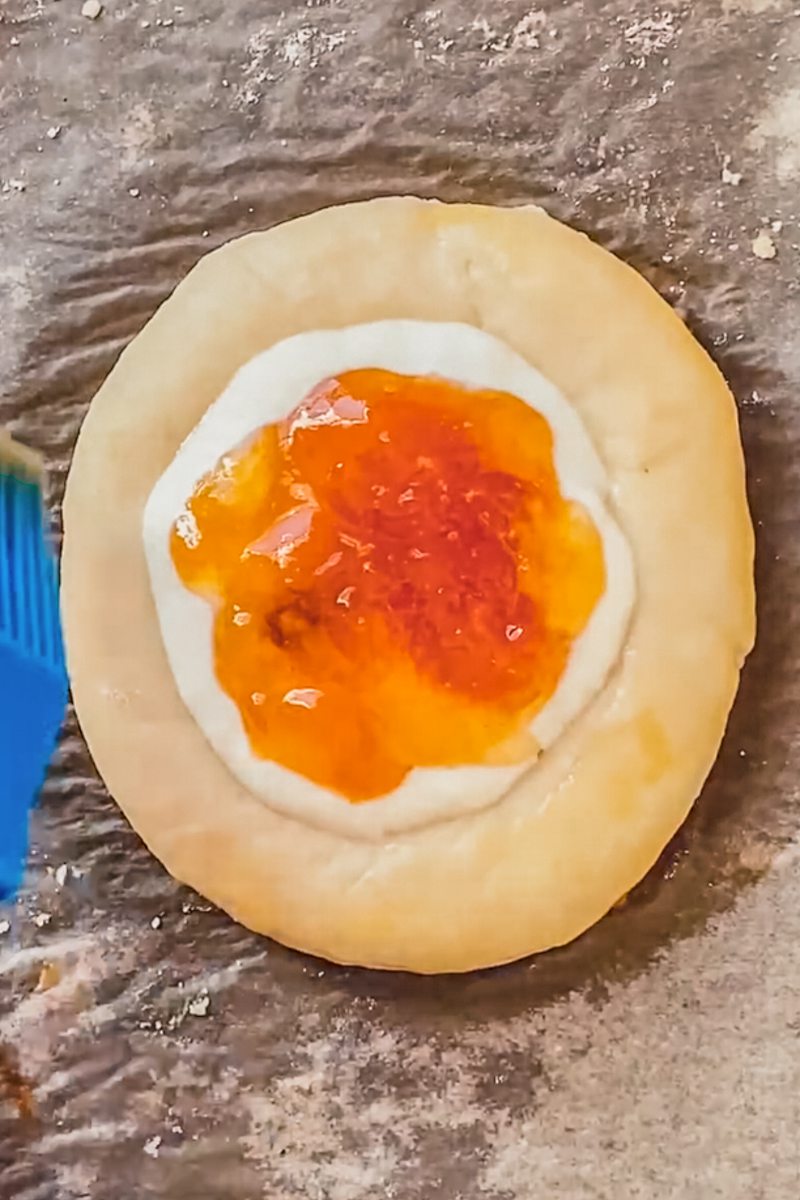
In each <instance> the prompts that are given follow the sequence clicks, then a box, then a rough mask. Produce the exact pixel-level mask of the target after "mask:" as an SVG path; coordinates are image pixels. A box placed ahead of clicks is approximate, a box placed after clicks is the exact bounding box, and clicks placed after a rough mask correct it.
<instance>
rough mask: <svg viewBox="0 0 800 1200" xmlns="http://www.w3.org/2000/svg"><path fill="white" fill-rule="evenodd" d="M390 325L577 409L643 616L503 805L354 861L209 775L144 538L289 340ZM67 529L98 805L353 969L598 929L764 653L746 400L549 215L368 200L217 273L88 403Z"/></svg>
mask: <svg viewBox="0 0 800 1200" xmlns="http://www.w3.org/2000/svg"><path fill="white" fill-rule="evenodd" d="M345 280H346V285H343V281H345ZM398 318H410V319H416V320H425V321H456V322H465V323H467V324H470V325H474V326H478V327H480V328H482V329H484V330H486V331H488V332H489V333H492V334H494V335H495V336H497V337H498V338H500V339H501V340H502V341H504V342H505V343H507V344H508V345H509V346H510V347H511V348H512V349H513V350H515V351H516V352H517V353H519V354H520V355H522V357H523V358H525V359H526V360H527V361H528V362H529V363H530V364H531V365H533V366H534V367H536V368H537V369H538V370H540V371H541V372H542V374H543V375H544V376H545V377H546V378H548V379H550V380H551V381H552V382H553V383H554V384H555V386H556V387H557V388H558V389H559V390H560V391H561V392H562V394H563V395H565V396H566V397H567V398H568V399H569V400H570V402H571V403H572V404H573V406H574V407H575V408H576V410H577V411H578V413H579V414H580V416H581V418H582V420H583V422H584V424H585V426H586V428H587V429H588V431H589V434H590V436H591V438H592V441H593V442H594V445H595V447H596V449H597V450H598V452H599V454H600V457H601V459H602V461H603V463H604V465H605V467H606V470H607V472H608V475H609V477H610V479H611V483H612V507H613V510H614V514H615V517H616V519H617V521H618V522H619V524H620V526H621V528H622V529H623V531H624V532H625V534H626V536H627V539H628V542H629V543H630V545H631V547H632V549H633V554H634V559H635V564H636V574H637V581H638V596H637V603H636V608H635V612H634V616H633V621H632V624H631V627H630V630H629V634H628V638H627V641H626V645H625V650H624V652H623V655H622V657H621V659H620V662H619V664H618V666H617V669H616V670H615V671H614V672H613V674H612V675H611V677H610V678H609V680H608V682H607V685H606V687H605V688H604V689H603V690H602V691H601V692H600V693H599V694H598V695H597V696H596V697H595V699H594V700H593V702H592V703H591V704H590V705H589V707H588V708H586V709H585V710H584V711H583V713H582V714H581V715H580V717H579V718H578V719H577V720H576V721H574V722H573V724H572V725H571V726H570V728H569V729H568V730H567V732H566V733H565V734H564V735H563V736H562V737H561V738H559V740H558V741H557V742H556V743H555V744H554V745H553V746H552V747H551V749H550V750H549V751H548V752H547V753H546V754H545V755H544V756H543V757H542V759H541V760H540V761H539V763H538V764H537V765H536V767H535V769H534V770H532V771H531V772H529V773H528V774H526V775H525V776H523V777H522V779H520V780H519V781H518V782H517V783H516V784H515V785H514V786H513V787H512V789H511V790H510V791H509V792H508V794H507V795H505V796H504V797H503V799H502V800H501V801H500V802H499V803H497V804H495V805H493V806H492V807H488V808H485V809H483V810H481V811H479V812H471V813H466V814H464V815H462V816H459V817H455V818H453V819H451V820H447V821H441V822H438V823H436V824H431V825H428V826H425V827H423V828H419V829H415V830H412V831H409V832H405V833H401V834H394V835H390V836H386V837H384V838H381V839H379V840H375V841H366V840H363V839H356V838H352V837H350V836H347V835H345V834H341V833H333V832H330V831H325V830H321V829H318V828H315V827H313V826H311V825H306V824H301V823H300V822H298V821H297V820H295V819H293V818H291V817H288V816H286V815H283V814H281V813H279V812H278V811H275V810H273V809H271V808H269V807H267V806H265V805H264V804H263V803H261V802H260V801H258V800H257V799H255V798H254V797H253V796H252V795H251V794H250V793H248V792H247V791H246V790H245V788H244V787H242V785H241V784H239V783H237V782H236V781H235V780H234V779H233V777H232V776H231V775H230V774H229V772H228V770H227V769H226V767H225V766H224V765H223V763H222V761H221V760H220V759H219V758H218V757H217V756H216V755H215V753H214V752H213V750H212V749H211V747H210V746H209V745H208V743H207V742H206V741H205V739H204V737H203V735H202V733H201V731H200V729H199V727H198V726H197V725H196V724H195V722H194V720H193V719H192V718H191V716H190V715H189V713H188V711H187V710H186V708H185V707H184V706H183V704H182V702H181V699H180V697H179V695H178V691H177V688H176V686H175V683H174V680H173V677H172V673H171V671H170V668H169V665H168V662H167V658H166V654H165V651H164V647H163V644H162V640H161V636H160V632H159V627H158V621H157V619H156V613H155V608H154V603H153V599H152V596H151V591H150V585H149V579H148V574H147V567H146V562H145V555H144V549H143V544H142V538H141V526H142V515H143V510H144V506H145V503H146V500H147V497H148V496H149V494H150V492H151V491H152V489H153V486H154V484H155V482H156V480H157V479H158V478H159V476H160V475H161V474H162V473H163V472H164V470H165V469H166V467H167V466H168V464H169V463H170V461H171V460H172V458H173V456H174V455H175V452H176V450H177V449H178V447H179V446H180V444H181V443H182V441H183V439H184V438H185V437H186V436H187V435H188V434H189V433H190V432H191V430H192V429H193V427H194V426H195V425H196V424H197V422H198V420H199V419H200V417H201V416H202V415H203V413H204V412H205V411H206V409H207V408H208V407H209V405H210V404H211V403H212V402H213V400H214V399H216V397H217V396H218V395H219V394H220V393H221V392H222V391H223V389H224V388H225V386H226V385H227V384H228V382H229V381H230V379H231V377H232V376H233V375H234V373H235V372H236V371H237V370H238V368H239V367H240V366H241V365H242V364H243V363H245V362H247V361H248V360H249V359H251V358H252V357H253V356H254V355H255V354H257V353H259V352H260V351H262V350H265V349H266V348H268V347H269V346H271V345H273V344H274V343H275V342H276V341H278V340H280V339H282V338H285V337H288V336H290V335H292V334H296V333H300V332H303V331H307V330H312V329H322V328H341V327H343V326H347V325H354V324H359V323H364V322H371V321H377V320H385V319H398ZM64 519H65V548H64V563H63V610H64V620H65V628H66V638H67V649H68V658H69V665H70V671H71V675H72V683H73V694H74V698H75V703H76V706H77V710H78V714H79V717H80V720H81V724H82V727H83V729H84V732H85V735H86V737H87V740H88V742H89V746H90V749H91V751H92V753H93V755H94V758H95V761H96V763H97V765H98V768H99V770H100V771H101V773H102V775H103V777H104V779H105V781H106V783H107V785H108V787H109V790H110V791H111V792H112V794H113V795H114V796H115V797H116V799H117V800H118V802H119V803H120V805H121V807H122V808H123V810H124V811H125V812H126V813H127V815H128V816H129V818H130V820H131V821H132V823H133V824H134V826H135V828H136V829H137V830H138V831H139V832H140V834H141V835H142V837H143V838H144V839H145V841H146V842H147V844H148V845H149V846H150V847H151V849H152V850H153V851H154V853H155V854H157V855H158V857H159V858H160V859H161V860H162V861H163V862H164V863H165V865H166V866H167V867H168V869H169V870H170V871H171V872H172V873H173V874H174V875H175V876H176V877H177V878H179V879H181V880H184V881H185V882H187V883H189V884H191V885H192V886H193V887H195V888H197V889H198V890H199V891H200V892H202V893H203V894H204V895H206V896H207V897H209V898H210V899H211V900H213V901H214V902H216V903H217V904H219V905H220V906H221V907H222V908H224V909H225V910H226V911H228V912H229V913H230V914H231V915H232V916H234V917H235V918H236V919H238V920H240V921H241V922H243V923H244V924H245V925H248V926H250V927H251V928H253V929H256V930H258V931H260V932H262V933H266V934H270V935H271V936H273V937H275V938H277V939H278V940H280V941H282V942H285V943H286V944H288V945H291V946H296V947H298V948H301V949H304V950H308V951H311V952H313V953H317V954H321V955H324V956H325V957H328V958H331V959H334V960H337V961H341V962H351V963H360V964H366V965H372V966H378V967H387V968H405V969H408V970H413V971H420V972H435V971H463V970H468V969H470V968H474V967H481V966H487V965H490V964H494V963H499V962H504V961H508V960H511V959H514V958H518V957H520V956H522V955H525V954H528V953H531V952H533V951H538V950H543V949H545V948H547V947H550V946H554V945H559V944H562V943H564V942H566V941H569V940H570V939H571V938H573V937H575V936H576V935H577V934H579V933H580V932H581V931H582V930H584V929H585V928H586V927H587V926H589V925H590V924H592V923H593V922H594V921H596V920H597V919H598V918H599V917H601V916H602V915H603V913H605V912H606V911H607V910H608V909H609V908H610V907H611V906H612V905H613V904H614V903H615V901H616V900H618V899H619V897H620V896H621V895H623V894H624V893H625V892H627V891H628V890H629V889H630V888H631V887H632V886H633V885H634V884H635V883H636V882H637V881H638V880H639V879H640V878H641V877H642V875H643V874H644V873H645V872H646V870H647V869H648V867H649V866H650V865H651V864H652V863H653V861H654V860H655V858H656V857H657V856H658V854H659V852H660V851H661V849H662V848H663V846H664V844H665V843H666V842H667V840H668V839H669V838H670V836H671V835H672V834H673V833H674V832H675V830H676V829H677V827H678V826H679V825H680V823H681V822H682V821H683V819H684V817H685V816H686V813H687V811H688V809H689V808H690V806H691V803H692V801H693V799H694V797H695V796H696V795H697V793H698V791H699V790H700V787H701V786H702V783H703V780H704V779H705V777H706V775H707V773H708V771H709V769H710V767H711V764H712V762H713V760H714V757H715V755H716V752H717V749H718V746H719V742H720V739H721V737H722V733H723V731H724V727H725V723H726V719H727V715H728V711H729V709H730V706H731V703H732V701H733V697H734V694H735V691H736V687H737V683H738V676H739V670H740V667H741V664H742V661H743V658H744V656H745V655H746V653H747V651H748V650H749V648H750V646H751V644H752V640H753V631H754V596H753V579H752V559H753V537H752V527H751V523H750V518H749V514H748V511H747V503H746V497H745V488H744V471H743V462H742V454H741V447H740V443H739V437H738V428H737V421H736V412H735V406H734V403H733V400H732V397H731V395H730V393H729V391H728V389H727V387H726V386H725V383H724V381H723V380H722V377H721V376H720V374H719V372H718V371H717V369H716V367H715V366H714V365H713V363H712V362H711V361H710V360H709V358H708V357H707V356H706V354H705V353H704V352H703V350H702V349H701V348H700V346H699V345H698V344H697V343H696V342H695V341H694V339H693V338H692V337H691V335H690V334H689V333H688V332H687V330H686V329H685V327H684V326H683V325H682V323H681V322H680V321H679V319H678V318H677V317H676V316H675V315H674V313H672V311H671V310H670V309H669V307H668V306H667V305H666V304H665V303H664V302H663V301H662V300H661V299H660V298H659V297H658V295H657V294H656V293H655V292H654V291H653V290H652V289H651V288H650V287H649V286H648V284H647V283H646V282H645V281H644V280H643V279H641V278H640V277H639V276H638V275H637V274H636V273H635V272H634V271H632V270H631V269H630V268H628V267H626V266H625V265H624V264H623V263H621V262H620V261H619V260H617V259H616V258H614V257H613V256H612V255H610V254H608V253H606V252H605V251H603V250H601V249H600V248H598V247H597V246H595V245H593V244H592V242H590V241H589V240H588V239H587V238H585V237H584V236H582V235H580V234H578V233H576V232H574V231H572V230H570V229H568V228H567V227H566V226H564V225H561V224H559V223H558V222H556V221H554V220H552V219H551V218H549V217H547V216H546V215H545V214H544V213H543V212H541V211H540V210H538V209H531V208H523V209H506V210H500V209H491V208H481V207H476V206H465V205H454V206H448V205H441V204H438V203H435V202H427V201H421V200H416V199H413V198H396V199H382V200H374V201H369V202H366V203H363V204H357V205H349V206H344V207H341V208H335V209H329V210H327V211H324V212H320V213H316V214H314V215H312V216H309V217H305V218H301V219H299V220H297V221H293V222H290V223H288V224H286V225H283V226H279V227H277V228H275V229H273V230H271V231H269V232H268V233H259V234H252V235H249V236H247V237H244V238H242V239H240V240H238V241H236V242H233V243H231V244H229V245H228V246H225V247H223V248H222V249H221V250H218V251H216V252H214V253H212V254H210V255H209V256H207V257H206V258H205V259H203V260H202V261H201V262H200V263H199V264H198V265H197V267H195V269H194V270H193V271H192V272H191V273H190V275H189V276H188V278H187V279H186V280H185V281H184V282H183V283H182V284H181V285H180V286H179V287H178V289H177V290H176V292H175V294H174V295H173V297H172V298H171V299H170V300H168V301H167V303H166V304H165V305H164V306H163V307H162V309H161V310H160V311H159V313H158V314H157V315H156V316H155V317H154V318H153V320H152V321H151V322H150V323H149V324H148V326H147V327H146V329H145V330H144V331H143V332H142V333H141V334H140V335H139V337H138V338H137V339H136V340H135V341H134V343H133V344H132V345H131V346H130V347H129V348H128V350H127V351H126V352H125V353H124V354H123V356H122V358H121V359H120V362H119V363H118V365H117V366H116V368H115V369H114V371H113V372H112V374H111V376H110V377H109V379H108V380H107V382H106V383H105V385H104V386H103V388H102V389H101V390H100V392H99V393H98V395H97V397H96V398H95V400H94V403H93V405H92V407H91V410H90V412H89V414H88V416H87V419H86V421H85V423H84V427H83V430H82V433H81V437H80V439H79V443H78V446H77V448H76V452H75V458H74V462H73V467H72V472H71V475H70V480H69V485H68V489H67V496H66V500H65V510H64Z"/></svg>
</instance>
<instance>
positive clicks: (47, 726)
mask: <svg viewBox="0 0 800 1200" xmlns="http://www.w3.org/2000/svg"><path fill="white" fill-rule="evenodd" d="M66 693H67V683H66V672H65V668H64V651H63V645H62V640H61V629H60V622H59V613H58V581H57V572H56V565H55V560H54V557H53V554H52V552H51V550H50V547H49V544H48V540H47V536H46V528H45V517H44V510H43V507H42V496H41V490H40V488H39V486H38V484H37V483H36V482H33V481H31V480H29V479H26V478H22V477H18V476H16V475H14V474H9V473H4V472H3V471H2V469H0V900H2V899H5V898H8V897H9V896H10V895H13V893H14V891H15V890H16V888H17V886H18V883H19V879H20V876H21V874H22V870H23V866H24V861H25V851H26V848H27V829H28V813H29V810H30V807H31V805H32V804H33V802H34V800H35V797H36V794H37V792H38V790H39V788H40V786H41V783H42V779H43V778H44V773H45V770H46V767H47V763H48V761H49V759H50V757H51V755H52V753H53V747H54V744H55V739H56V736H57V734H58V730H59V727H60V725H61V721H62V718H63V713H64V707H65V704H66Z"/></svg>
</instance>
